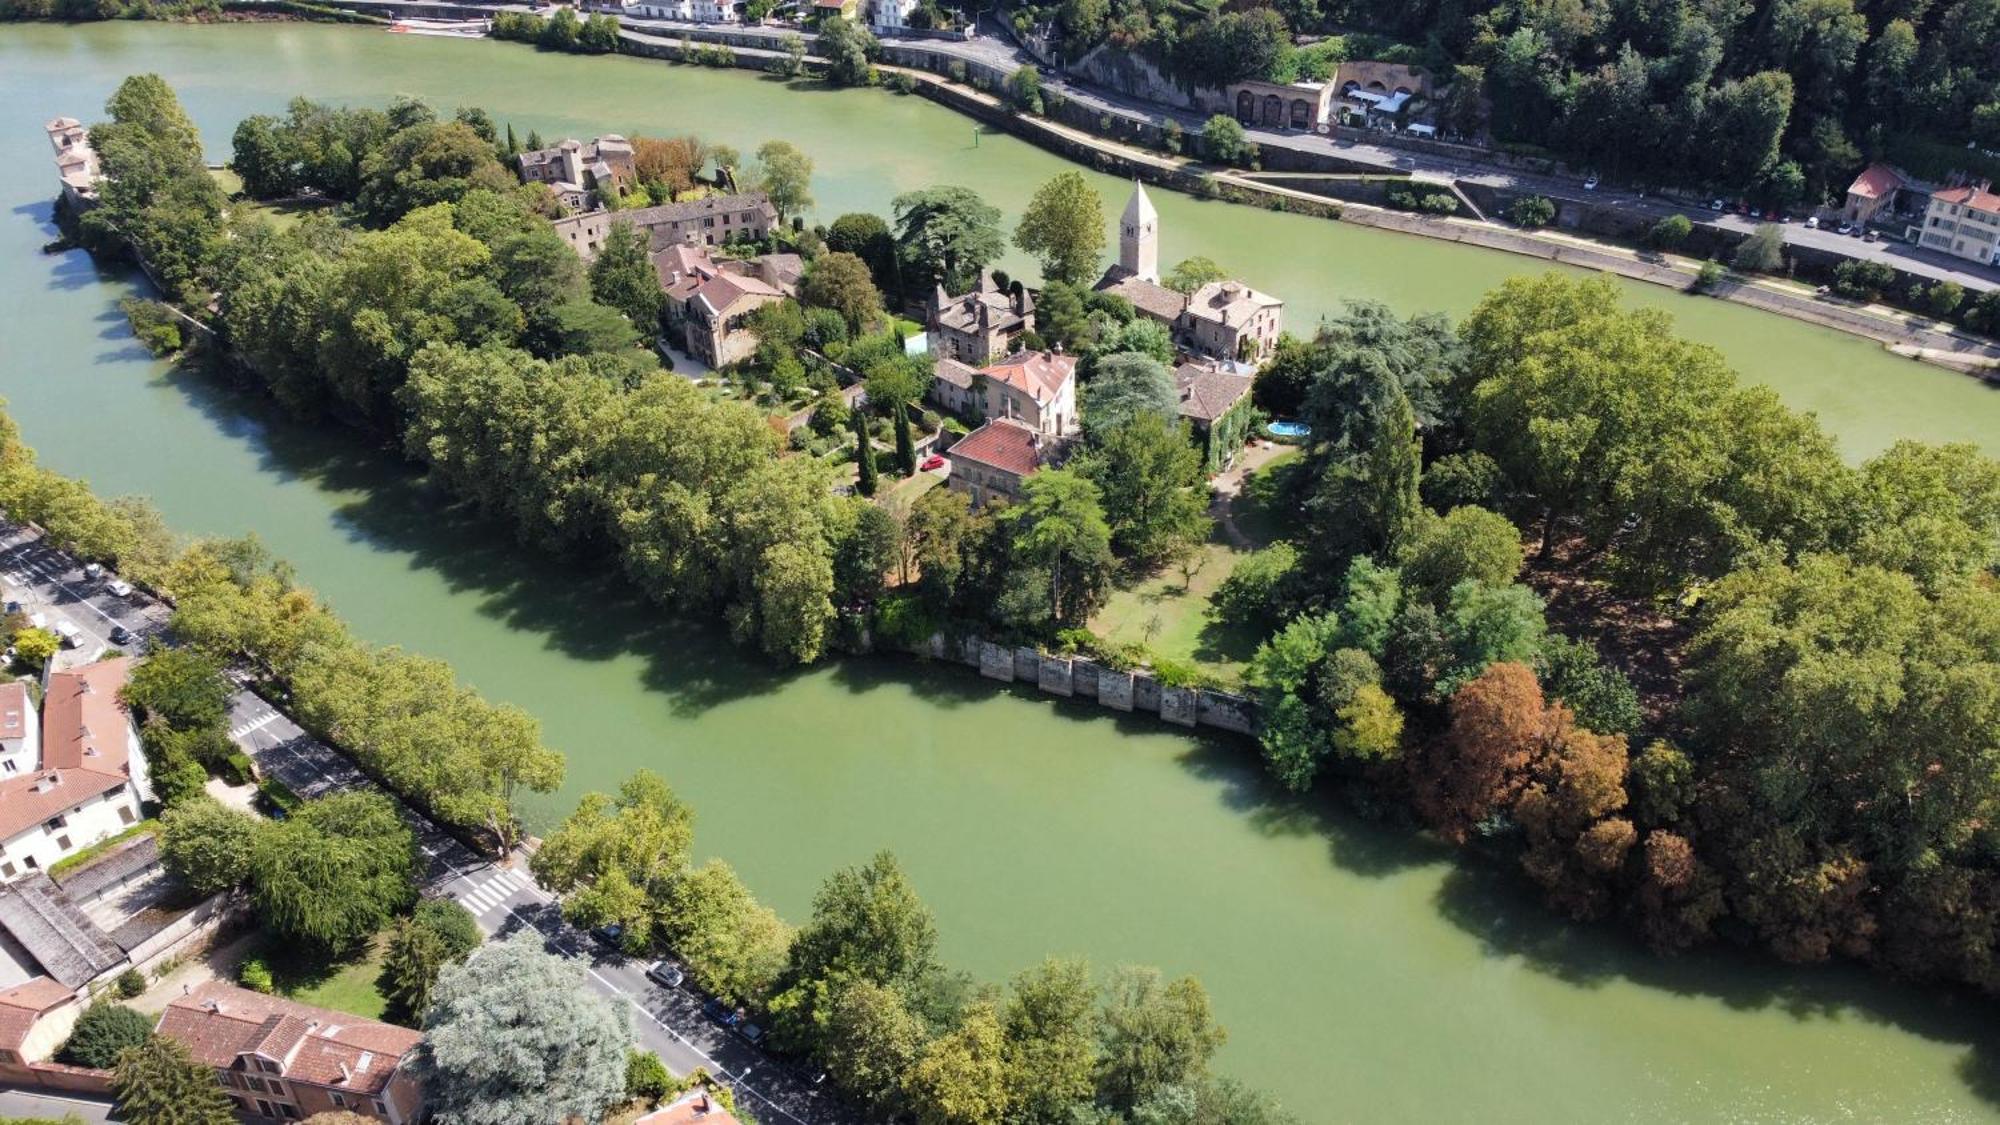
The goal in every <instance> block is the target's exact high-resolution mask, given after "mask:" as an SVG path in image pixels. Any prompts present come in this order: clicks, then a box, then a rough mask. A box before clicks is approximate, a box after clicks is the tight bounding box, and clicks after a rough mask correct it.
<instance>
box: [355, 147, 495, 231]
mask: <svg viewBox="0 0 2000 1125" xmlns="http://www.w3.org/2000/svg"><path fill="white" fill-rule="evenodd" d="M361 181H362V182H361V190H360V193H359V194H358V195H357V196H356V197H355V201H354V206H355V208H356V209H357V210H358V211H360V212H361V213H362V214H363V215H365V216H367V217H368V218H369V220H370V221H372V222H373V223H375V224H376V225H378V226H387V225H389V224H390V223H392V222H394V221H395V220H397V219H400V218H402V217H403V216H404V215H406V214H408V213H409V212H411V211H415V210H417V209H418V208H421V207H428V206H431V205H433V204H438V203H452V202H456V201H457V200H459V199H460V198H462V197H464V196H465V194H466V193H467V192H470V191H472V190H474V189H475V188H487V189H490V190H492V191H496V192H502V193H506V192H510V191H512V190H513V189H514V186H515V179H514V175H513V173H511V172H509V171H507V169H505V168H503V167H501V165H500V162H499V161H498V160H497V159H495V157H494V152H493V146H492V145H491V144H489V143H487V141H486V139H485V138H483V137H481V136H480V135H479V134H478V133H476V132H474V131H473V130H472V128H471V127H470V126H468V125H466V124H465V123H463V122H460V121H444V122H440V121H429V122H424V123H422V124H417V125H412V126H410V127H408V128H405V129H401V130H399V131H397V132H396V133H394V134H392V135H391V136H390V137H389V139H388V141H387V142H386V143H384V144H383V146H382V147H381V148H380V149H378V150H376V151H375V152H373V153H371V154H369V156H368V158H367V159H366V160H365V161H363V163H362V167H361Z"/></svg>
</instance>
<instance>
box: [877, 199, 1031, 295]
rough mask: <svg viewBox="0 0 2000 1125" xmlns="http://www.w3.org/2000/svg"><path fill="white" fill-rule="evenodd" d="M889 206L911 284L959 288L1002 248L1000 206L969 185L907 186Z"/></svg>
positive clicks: (968, 285) (963, 288)
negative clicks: (893, 216)
mask: <svg viewBox="0 0 2000 1125" xmlns="http://www.w3.org/2000/svg"><path fill="white" fill-rule="evenodd" d="M890 206H891V208H892V209H893V210H894V212H895V216H896V248H897V251H898V253H899V254H900V255H901V256H902V260H903V269H904V274H903V276H904V277H905V278H906V279H907V280H908V281H909V282H910V283H911V284H912V285H917V284H933V283H934V284H937V285H942V286H944V287H945V289H946V290H947V291H949V292H952V293H963V292H965V291H966V290H968V289H970V288H971V287H972V284H973V282H974V281H975V280H976V279H977V278H978V276H979V273H980V271H981V270H984V269H985V268H986V267H987V265H989V264H990V263H992V262H994V261H996V260H997V259H998V258H999V257H1000V254H1001V252H1002V251H1003V250H1004V249H1005V245H1006V244H1005V242H1004V241H1003V240H1002V238H1001V235H1000V210H999V208H997V207H994V206H992V205H991V204H989V203H987V202H986V201H985V200H983V199H981V198H980V197H979V194H978V193H977V192H975V191H973V190H972V189H971V188H962V187H952V186H949V185H947V186H943V187H933V188H925V189H923V190H920V191H912V192H905V193H903V194H902V195H899V196H897V197H896V198H895V201H894V202H893V203H892V204H891V205H890Z"/></svg>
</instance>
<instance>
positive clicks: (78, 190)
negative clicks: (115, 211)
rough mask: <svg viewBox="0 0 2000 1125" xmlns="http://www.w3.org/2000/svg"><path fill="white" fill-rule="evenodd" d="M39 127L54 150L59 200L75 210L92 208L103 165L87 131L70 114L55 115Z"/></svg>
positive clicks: (95, 200) (102, 176)
mask: <svg viewBox="0 0 2000 1125" xmlns="http://www.w3.org/2000/svg"><path fill="white" fill-rule="evenodd" d="M42 128H43V129H44V130H46V131H47V132H48V135H49V147H50V148H52V149H54V150H55V153H56V177H57V178H58V179H60V180H61V181H62V193H63V199H64V200H65V201H67V202H68V203H69V204H70V206H71V207H72V208H75V209H78V210H81V209H83V208H86V207H95V206H96V205H97V183H98V181H99V180H102V179H103V178H104V167H103V165H101V164H99V163H98V162H97V150H96V149H94V148H92V147H91V145H90V130H88V129H86V128H84V127H83V123H82V122H80V121H78V120H77V119H76V118H74V117H58V118H56V119H55V120H53V121H50V122H49V123H48V124H46V125H44V126H42Z"/></svg>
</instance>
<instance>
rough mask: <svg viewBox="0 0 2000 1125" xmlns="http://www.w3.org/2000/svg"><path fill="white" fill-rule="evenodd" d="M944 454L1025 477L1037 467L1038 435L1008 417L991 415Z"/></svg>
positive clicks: (1038, 454) (956, 459)
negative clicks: (993, 417) (991, 416)
mask: <svg viewBox="0 0 2000 1125" xmlns="http://www.w3.org/2000/svg"><path fill="white" fill-rule="evenodd" d="M945 456H946V457H949V458H951V459H952V460H954V461H970V462H972V463H973V464H976V465H984V466H987V467H988V468H994V469H999V470H1001V471H1003V472H1009V473H1013V474H1014V475H1015V476H1017V477H1025V476H1027V475H1029V474H1030V473H1033V472H1034V471H1035V470H1036V469H1038V468H1041V465H1042V445H1041V435H1040V434H1038V433H1036V432H1035V431H1034V430H1032V429H1029V428H1028V427H1027V426H1023V425H1022V424H1021V423H1019V422H1016V421H1013V420H1012V419H1009V418H995V419H994V420H993V421H991V422H988V423H986V424H985V425H983V426H981V427H979V428H978V429H976V430H974V431H972V432H971V433H969V434H967V435H965V436H964V437H962V438H960V439H958V444H956V445H954V446H952V447H951V448H950V449H947V450H945Z"/></svg>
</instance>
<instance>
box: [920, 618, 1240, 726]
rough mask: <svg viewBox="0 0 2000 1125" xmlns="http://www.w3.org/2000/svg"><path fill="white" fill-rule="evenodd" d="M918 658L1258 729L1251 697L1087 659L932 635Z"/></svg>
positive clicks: (1189, 719) (1187, 719)
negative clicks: (1172, 684) (1164, 679)
mask: <svg viewBox="0 0 2000 1125" xmlns="http://www.w3.org/2000/svg"><path fill="white" fill-rule="evenodd" d="M917 655H919V656H928V657H930V658H932V659H934V660H947V661H950V662H952V663H954V664H962V665H964V666H966V667H968V668H976V669H978V671H979V674H980V675H982V676H985V677H986V678H988V679H992V680H999V681H1001V682H1002V683H1023V684H1032V685H1034V686H1035V687H1036V688H1037V689H1039V690H1041V691H1044V692H1047V693H1048V694H1050V695H1059V696H1064V697H1067V698H1071V699H1088V700H1094V701H1096V703H1097V704H1098V705H1099V706H1101V707H1106V708H1109V709H1111V710H1113V711H1127V712H1136V713H1140V714H1150V715H1158V716H1159V717H1160V718H1161V719H1162V720H1164V721H1166V722H1169V723H1173V724H1174V725H1176V726H1182V727H1208V728H1211V729H1214V730H1226V731H1231V732H1233V733H1236V734H1252V733H1255V731H1256V729H1257V704H1256V701H1254V700H1252V699H1250V698H1249V697H1248V696H1243V695H1237V694H1235V693H1233V692H1226V691H1212V690H1209V689H1207V688H1184V687H1170V686H1167V685H1164V684H1161V683H1160V681H1159V680H1158V679H1156V678H1154V676H1153V675H1152V673H1150V672H1145V671H1138V672H1121V671H1117V670H1115V669H1112V668H1107V667H1105V666H1104V665H1102V664H1100V663H1098V662H1097V661H1095V660H1092V659H1090V658H1089V657H1083V656H1064V655H1061V654H1057V653H1047V652H1042V651H1041V650H1039V649H1036V648H1034V647H1033V646H1030V645H1020V646H1011V645H1000V644H994V643H993V642H992V641H988V640H985V639H983V638H980V637H965V638H959V639H953V638H950V637H947V636H945V635H944V634H943V633H935V634H932V636H931V637H930V639H929V640H927V641H925V642H924V643H922V644H920V645H918V646H917Z"/></svg>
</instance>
